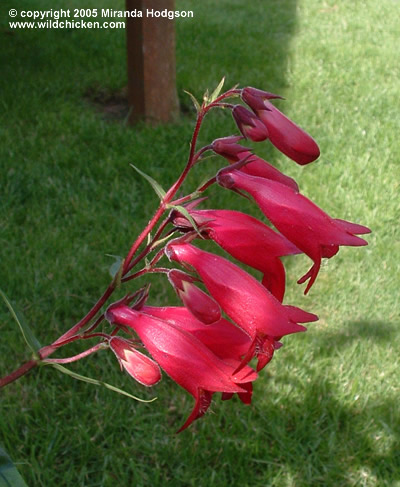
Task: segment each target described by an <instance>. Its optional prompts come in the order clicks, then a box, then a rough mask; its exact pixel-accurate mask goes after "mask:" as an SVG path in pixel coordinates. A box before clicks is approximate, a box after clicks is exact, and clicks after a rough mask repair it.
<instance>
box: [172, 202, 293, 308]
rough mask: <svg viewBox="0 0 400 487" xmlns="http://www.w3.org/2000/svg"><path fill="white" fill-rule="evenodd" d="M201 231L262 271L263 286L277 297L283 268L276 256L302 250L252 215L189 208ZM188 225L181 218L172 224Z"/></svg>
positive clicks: (280, 292) (282, 289)
mask: <svg viewBox="0 0 400 487" xmlns="http://www.w3.org/2000/svg"><path fill="white" fill-rule="evenodd" d="M190 214H191V216H192V217H193V219H194V220H195V221H196V223H197V224H198V225H199V226H200V227H201V231H202V234H204V235H205V236H207V237H208V238H210V239H212V240H214V242H216V243H217V244H218V245H220V246H221V247H222V248H223V249H224V250H226V252H228V253H229V254H230V255H232V256H233V257H235V259H238V260H239V261H240V262H243V263H244V264H246V265H249V266H251V267H253V268H254V269H257V270H259V271H261V272H262V273H263V274H264V277H263V281H262V283H263V285H264V286H265V287H266V288H267V289H268V290H269V291H271V293H272V294H273V295H274V296H275V297H276V298H277V299H279V301H282V300H283V296H284V294H285V268H284V266H283V264H282V262H281V261H280V259H279V257H282V256H284V255H294V254H299V253H301V250H299V249H298V248H297V247H295V246H294V245H293V244H292V243H291V242H289V240H287V239H286V238H285V237H283V236H282V235H280V234H278V233H276V232H274V231H273V230H272V229H271V228H269V227H268V226H267V225H265V224H264V223H262V222H260V221H259V220H257V219H256V218H253V217H252V216H249V215H246V214H245V213H241V212H239V211H232V210H190ZM185 222H186V224H188V225H190V224H189V222H188V221H187V220H185V219H183V217H179V218H176V219H175V220H174V223H175V224H178V225H179V224H181V225H182V224H184V223H185Z"/></svg>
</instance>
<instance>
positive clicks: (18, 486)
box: [0, 446, 27, 487]
mask: <svg viewBox="0 0 400 487" xmlns="http://www.w3.org/2000/svg"><path fill="white" fill-rule="evenodd" d="M0 487H27V485H26V483H25V482H24V479H23V478H22V477H21V475H20V474H19V472H18V470H17V469H16V467H15V465H14V464H13V463H12V461H11V458H10V457H9V456H8V455H7V453H6V452H5V451H4V450H3V448H1V446H0Z"/></svg>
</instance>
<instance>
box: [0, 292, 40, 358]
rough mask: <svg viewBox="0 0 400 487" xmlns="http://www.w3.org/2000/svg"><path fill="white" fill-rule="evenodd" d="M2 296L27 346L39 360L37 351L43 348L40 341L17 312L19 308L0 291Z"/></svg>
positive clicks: (22, 316)
mask: <svg viewBox="0 0 400 487" xmlns="http://www.w3.org/2000/svg"><path fill="white" fill-rule="evenodd" d="M0 294H1V297H2V298H3V300H4V302H5V303H6V305H7V308H8V309H9V310H10V313H11V314H12V316H13V318H14V319H15V321H16V322H17V324H18V326H19V328H20V330H21V333H22V335H23V337H24V340H25V342H26V344H27V345H28V347H29V348H30V349H31V350H32V353H33V356H34V358H39V356H38V354H37V351H38V350H39V349H40V348H42V346H41V344H40V342H39V340H38V339H37V338H36V337H35V335H34V334H33V332H32V330H31V329H30V327H29V325H28V322H27V321H26V319H25V317H24V315H23V314H22V313H21V312H20V311H18V310H17V308H16V307H15V306H14V305H13V304H12V303H11V301H10V300H9V299H8V298H7V296H6V295H5V293H4V292H3V291H2V290H1V289H0Z"/></svg>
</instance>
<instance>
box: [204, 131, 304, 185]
mask: <svg viewBox="0 0 400 487" xmlns="http://www.w3.org/2000/svg"><path fill="white" fill-rule="evenodd" d="M240 139H241V137H233V136H232V137H224V138H221V139H216V140H214V142H213V143H212V144H211V147H212V150H213V151H214V152H215V153H217V154H219V155H221V156H223V157H225V159H227V160H228V161H229V163H230V164H233V163H235V162H238V161H240V160H243V159H246V158H247V161H248V162H247V164H246V165H244V166H243V167H242V168H240V171H242V172H244V173H246V174H250V175H252V176H258V177H260V178H267V179H273V180H274V181H278V182H279V183H282V184H286V185H287V186H289V187H290V188H293V189H294V190H295V191H298V190H299V186H298V184H297V183H296V181H295V180H294V179H292V178H291V177H289V176H286V174H283V172H281V171H279V169H277V168H276V167H274V166H273V165H272V164H270V163H269V162H267V161H265V160H264V159H261V157H258V156H256V155H255V154H253V153H252V152H251V151H250V149H248V148H246V147H243V146H242V145H240V144H238V143H237V142H238V140H240Z"/></svg>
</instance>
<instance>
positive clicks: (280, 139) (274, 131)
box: [241, 87, 320, 165]
mask: <svg viewBox="0 0 400 487" xmlns="http://www.w3.org/2000/svg"><path fill="white" fill-rule="evenodd" d="M271 95H272V94H271V93H267V92H264V91H261V90H257V89H255V88H251V87H248V88H244V89H243V90H242V94H241V96H242V99H243V101H244V102H245V103H246V104H247V105H248V106H249V107H250V108H252V110H253V111H254V113H255V114H256V115H257V116H258V117H259V118H260V119H261V120H262V121H263V122H264V124H265V126H266V128H267V130H268V137H269V140H270V141H271V142H272V144H273V145H274V146H275V147H276V148H277V149H279V150H280V151H281V152H282V153H283V154H285V155H286V156H288V157H290V159H293V161H295V162H297V163H298V164H301V165H304V164H308V163H310V162H313V161H315V160H316V159H318V157H319V154H320V152H319V147H318V145H317V143H316V142H315V140H314V139H313V138H312V137H311V136H310V135H309V134H307V132H305V131H304V130H303V129H302V128H300V127H299V126H298V125H296V124H295V123H294V122H292V121H291V120H290V119H289V118H288V117H286V115H284V114H283V113H282V112H280V111H279V110H278V109H277V108H276V107H275V106H274V105H273V104H272V103H271V102H269V101H268V100H269V99H271V98H280V97H278V96H277V95H273V96H271Z"/></svg>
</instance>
